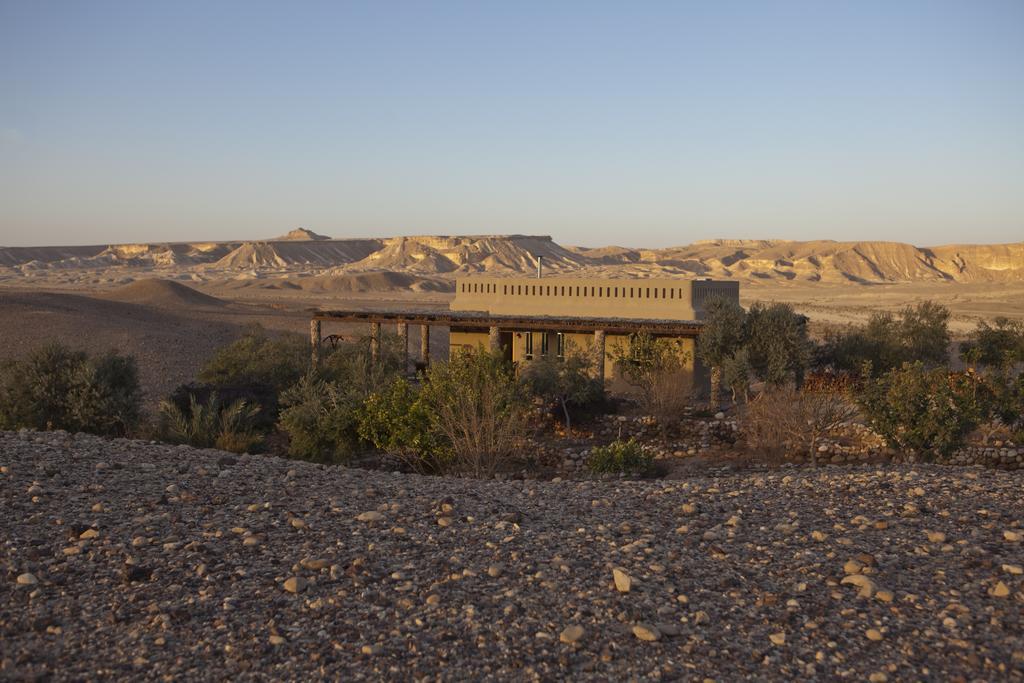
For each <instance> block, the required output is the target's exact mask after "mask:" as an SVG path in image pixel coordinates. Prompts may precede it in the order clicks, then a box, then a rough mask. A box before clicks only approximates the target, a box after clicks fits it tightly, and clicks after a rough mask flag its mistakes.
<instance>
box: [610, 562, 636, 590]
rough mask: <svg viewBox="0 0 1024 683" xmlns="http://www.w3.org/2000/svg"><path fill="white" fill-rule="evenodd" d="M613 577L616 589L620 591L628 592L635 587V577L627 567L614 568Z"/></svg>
mask: <svg viewBox="0 0 1024 683" xmlns="http://www.w3.org/2000/svg"><path fill="white" fill-rule="evenodd" d="M612 578H613V579H614V580H615V589H616V590H617V591H619V592H620V593H628V592H629V591H630V590H631V589H632V588H633V577H631V576H630V575H629V574H628V573H626V570H625V569H620V568H619V567H616V568H615V569H613V570H612Z"/></svg>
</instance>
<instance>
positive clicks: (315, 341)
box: [309, 318, 322, 367]
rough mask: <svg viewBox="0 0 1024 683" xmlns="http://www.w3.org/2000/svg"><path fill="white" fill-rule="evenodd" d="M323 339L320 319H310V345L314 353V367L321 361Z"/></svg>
mask: <svg viewBox="0 0 1024 683" xmlns="http://www.w3.org/2000/svg"><path fill="white" fill-rule="evenodd" d="M321 340H322V337H321V336H320V321H319V320H317V319H315V318H314V319H313V320H310V321H309V346H310V352H311V353H312V358H311V361H312V363H313V367H316V366H317V365H318V364H319V363H320V343H321Z"/></svg>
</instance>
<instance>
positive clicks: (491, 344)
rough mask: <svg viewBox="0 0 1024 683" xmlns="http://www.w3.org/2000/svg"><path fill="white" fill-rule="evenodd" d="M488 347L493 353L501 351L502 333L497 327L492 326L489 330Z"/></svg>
mask: <svg viewBox="0 0 1024 683" xmlns="http://www.w3.org/2000/svg"><path fill="white" fill-rule="evenodd" d="M487 346H488V348H490V350H491V352H492V353H494V352H497V351H501V332H500V331H499V330H498V326H497V325H491V327H490V328H488V330H487Z"/></svg>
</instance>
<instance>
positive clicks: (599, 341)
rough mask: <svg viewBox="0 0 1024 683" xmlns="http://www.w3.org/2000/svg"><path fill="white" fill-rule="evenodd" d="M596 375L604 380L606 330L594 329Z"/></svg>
mask: <svg viewBox="0 0 1024 683" xmlns="http://www.w3.org/2000/svg"><path fill="white" fill-rule="evenodd" d="M593 351H594V375H595V376H596V377H597V378H598V379H599V380H601V381H602V382H603V381H604V360H605V345H604V330H595V331H594V349H593Z"/></svg>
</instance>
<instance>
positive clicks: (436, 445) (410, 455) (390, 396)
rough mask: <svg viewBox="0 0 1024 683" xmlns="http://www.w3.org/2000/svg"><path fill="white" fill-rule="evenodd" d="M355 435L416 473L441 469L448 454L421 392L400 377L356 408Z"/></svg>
mask: <svg viewBox="0 0 1024 683" xmlns="http://www.w3.org/2000/svg"><path fill="white" fill-rule="evenodd" d="M358 433H359V436H360V437H361V438H362V439H364V440H365V441H367V442H369V443H371V444H373V445H374V447H376V448H378V449H380V450H382V451H385V452H387V453H391V454H392V455H395V456H396V457H398V458H400V459H401V460H402V461H403V462H405V463H406V464H407V465H408V466H409V467H410V468H412V469H413V470H415V471H417V472H440V471H443V470H444V468H445V465H446V461H447V457H448V455H449V453H448V449H447V448H446V444H445V443H444V437H443V436H442V435H440V434H439V433H438V430H437V427H436V425H435V424H434V421H433V419H432V414H431V412H430V410H429V409H428V407H427V406H426V404H425V402H424V400H423V397H422V392H421V391H420V390H419V388H418V387H416V386H414V385H412V384H410V383H409V381H408V380H406V379H404V378H401V377H399V378H395V379H394V380H393V381H392V382H391V384H390V385H388V387H387V388H385V389H384V390H383V391H380V392H377V393H374V394H371V395H370V397H369V398H367V399H366V402H365V403H364V404H363V407H362V410H360V411H359V426H358Z"/></svg>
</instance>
